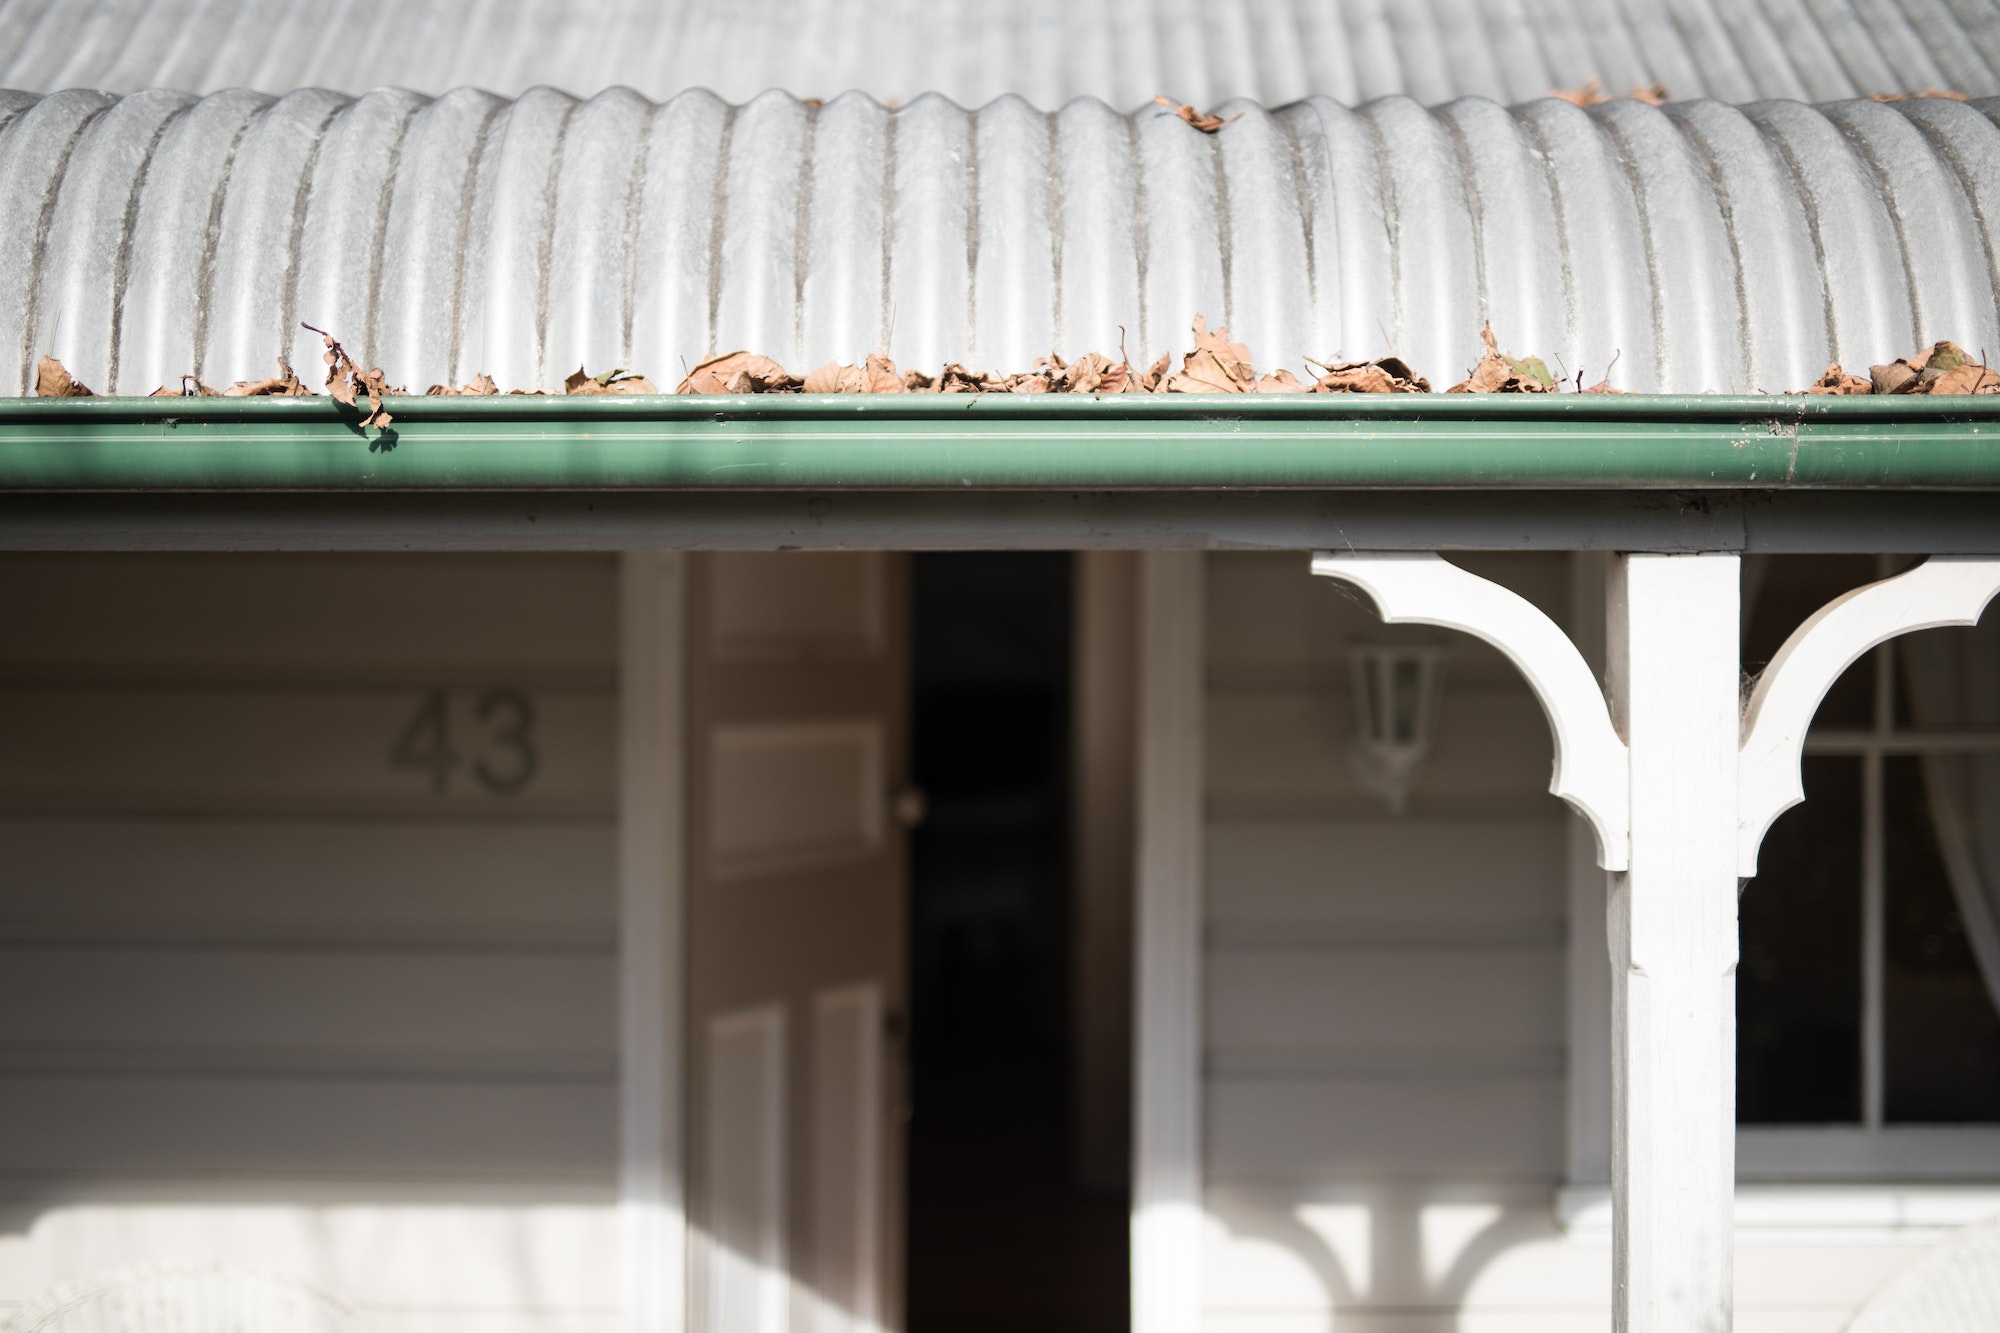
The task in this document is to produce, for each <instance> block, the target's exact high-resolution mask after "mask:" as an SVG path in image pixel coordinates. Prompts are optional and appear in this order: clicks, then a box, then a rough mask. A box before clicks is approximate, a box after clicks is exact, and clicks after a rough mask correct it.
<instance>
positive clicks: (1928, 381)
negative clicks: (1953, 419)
mask: <svg viewBox="0 0 2000 1333" xmlns="http://www.w3.org/2000/svg"><path fill="white" fill-rule="evenodd" d="M1968 366H1969V367H1972V369H1973V371H1974V372H1980V371H1983V370H1984V367H1983V366H1982V365H1981V364H1980V363H1979V362H1975V361H1974V360H1973V359H1972V358H1971V357H1969V356H1967V355H1966V354H1965V351H1964V349H1963V348H1961V347H1959V346H1958V344H1956V343H1951V342H1939V343H1932V344H1931V345H1930V346H1929V347H1926V348H1925V349H1924V350H1922V351H1921V352H1918V353H1917V354H1916V355H1915V356H1912V357H1898V358H1897V359H1896V360H1894V361H1891V362H1889V364H1887V365H1884V366H1870V367H1869V368H1868V379H1869V382H1870V383H1871V384H1872V385H1873V386H1874V389H1875V392H1876V393H1883V394H1915V393H1922V394H1928V393H1938V392H1944V393H1975V392H1989V393H1990V392H1992V391H1991V390H1980V389H1978V388H1976V387H1970V386H1977V385H1979V384H1981V383H1983V382H1984V380H1983V376H1982V375H1981V374H1979V373H1973V374H1970V375H1967V374H1954V372H1958V371H1963V370H1964V369H1965V368H1966V367H1968ZM1946 375H1952V380H1951V385H1952V387H1951V388H1948V389H1943V390H1939V389H1938V388H1937V387H1936V385H1937V384H1938V382H1939V381H1941V380H1942V379H1944V377H1945V376H1946ZM1961 385H1963V386H1968V387H1959V386H1961Z"/></svg>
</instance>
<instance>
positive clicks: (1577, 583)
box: [1564, 551, 1611, 1200]
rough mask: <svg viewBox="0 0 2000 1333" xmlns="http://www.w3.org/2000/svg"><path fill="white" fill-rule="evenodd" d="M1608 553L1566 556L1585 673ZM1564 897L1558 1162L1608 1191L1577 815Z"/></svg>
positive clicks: (1595, 897) (1591, 846) (1603, 1029)
mask: <svg viewBox="0 0 2000 1333" xmlns="http://www.w3.org/2000/svg"><path fill="white" fill-rule="evenodd" d="M1609 560H1610V557H1609V556H1608V555H1607V554H1605V553H1604V552H1602V551H1573V552H1571V553H1570V557H1569V617H1568V619H1569V633H1570V639H1571V641H1572V642H1574V643H1575V644H1576V646H1577V650H1578V651H1579V652H1581V653H1582V654H1583V658H1584V661H1585V662H1586V663H1587V664H1588V665H1589V666H1590V668H1591V669H1592V671H1594V672H1601V671H1602V670H1603V667H1604V647H1605V625H1604V610H1605V608H1604V582H1605V577H1606V574H1607V565H1608V562H1609ZM1565 822H1566V824H1567V828H1566V829H1565V830H1564V832H1565V833H1566V834H1567V835H1568V836H1567V838H1566V839H1565V842H1566V849H1567V851H1568V857H1567V864H1566V867H1565V869H1566V872H1567V875H1566V878H1567V884H1566V888H1567V890H1568V898H1569V928H1568V930H1567V931H1566V932H1565V938H1566V940H1567V943H1568V969H1567V970H1568V976H1567V978H1566V980H1567V982H1568V997H1567V999H1568V1037H1569V1047H1568V1052H1567V1055H1568V1059H1567V1061H1566V1066H1567V1069H1566V1072H1567V1080H1566V1083H1565V1092H1566V1094H1567V1096H1566V1106H1565V1109H1566V1110H1567V1113H1568V1115H1567V1123H1566V1125H1565V1129H1566V1131H1567V1132H1566V1134H1565V1135H1564V1160H1565V1162H1566V1164H1567V1177H1568V1181H1569V1184H1570V1185H1572V1186H1585V1185H1587V1186H1591V1187H1594V1188H1596V1189H1600V1190H1602V1191H1604V1193H1605V1197H1606V1199H1607V1200H1608V1199H1609V1198H1610V1190H1611V943H1610V923H1609V921H1608V919H1607V917H1606V912H1607V911H1608V909H1609V905H1610V898H1611V884H1610V881H1609V879H1608V877H1607V876H1606V873H1605V871H1604V869H1603V868H1602V867H1601V866H1599V865H1598V864H1597V838H1596V835H1595V834H1594V833H1593V832H1592V831H1591V828H1590V825H1589V824H1588V823H1586V822H1585V820H1584V819H1583V817H1582V816H1581V815H1578V814H1572V815H1570V816H1568V817H1567V819H1566V821H1565Z"/></svg>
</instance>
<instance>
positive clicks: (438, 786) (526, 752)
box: [389, 689, 539, 796]
mask: <svg viewBox="0 0 2000 1333" xmlns="http://www.w3.org/2000/svg"><path fill="white" fill-rule="evenodd" d="M452 713H453V710H452V708H451V705H450V698H449V695H448V694H447V692H446V691H444V690H432V691H431V692H430V693H429V694H427V695H425V696H424V700H423V702H422V703H421V704H419V705H418V706H417V712H416V716H414V717H412V718H411V719H410V720H409V722H408V723H407V724H405V725H404V727H403V732H402V735H400V736H398V737H397V738H396V745H395V748H394V749H392V750H391V751H390V752H389V766H390V767H391V768H409V769H416V770H417V771H419V772H422V773H428V774H429V775H430V780H431V790H432V791H437V792H441V791H444V790H445V789H446V788H448V787H449V786H450V785H451V780H452V778H453V777H454V776H455V775H456V774H457V773H458V771H459V770H460V768H462V767H467V768H469V771H470V773H471V774H472V780H473V781H474V782H476V783H478V784H479V786H480V787H481V788H483V789H484V790H486V791H489V792H492V793H494V794H495V795H499V796H511V795H513V794H514V793H515V792H518V791H521V790H523V789H525V788H526V787H527V785H528V784H529V783H531V782H533V781H534V780H535V768H536V765H537V763H538V762H539V756H538V755H537V754H536V753H535V704H534V701H533V700H532V699H530V698H529V697H528V696H527V695H525V694H523V693H521V691H519V690H508V689H498V690H487V691H486V692H485V693H484V694H481V695H480V696H479V697H478V698H476V699H474V700H473V701H472V722H473V731H474V732H475V733H476V735H477V739H476V740H475V741H474V742H472V744H473V745H474V747H475V752H474V753H473V754H472V755H471V757H470V760H471V762H470V764H469V766H468V765H467V759H466V756H463V755H461V754H459V752H458V750H457V749H456V748H455V746H454V745H453V734H452Z"/></svg>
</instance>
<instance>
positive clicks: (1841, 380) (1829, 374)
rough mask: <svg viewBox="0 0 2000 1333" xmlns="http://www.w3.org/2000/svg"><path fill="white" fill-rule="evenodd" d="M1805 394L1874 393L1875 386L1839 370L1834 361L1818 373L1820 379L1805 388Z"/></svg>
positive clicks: (1837, 363)
mask: <svg viewBox="0 0 2000 1333" xmlns="http://www.w3.org/2000/svg"><path fill="white" fill-rule="evenodd" d="M1806 392H1807V393H1830V394H1839V395H1849V394H1865V393H1873V392H1875V386H1874V385H1873V384H1871V383H1869V382H1868V381H1867V380H1865V379H1863V378H1861V376H1859V375H1850V374H1848V373H1847V372H1846V371H1844V370H1842V369H1841V368H1840V362H1838V361H1836V362H1834V363H1833V364H1832V365H1830V366H1828V367H1827V368H1826V369H1825V370H1824V371H1822V372H1820V377H1819V378H1818V379H1816V380H1814V381H1813V382H1812V383H1811V384H1809V385H1807V386H1806Z"/></svg>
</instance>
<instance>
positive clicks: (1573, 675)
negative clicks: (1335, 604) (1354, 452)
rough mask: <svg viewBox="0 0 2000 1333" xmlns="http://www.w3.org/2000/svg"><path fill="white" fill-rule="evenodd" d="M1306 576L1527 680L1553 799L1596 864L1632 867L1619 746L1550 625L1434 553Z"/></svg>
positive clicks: (1372, 555) (1336, 559)
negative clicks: (1495, 652) (1460, 639)
mask: <svg viewBox="0 0 2000 1333" xmlns="http://www.w3.org/2000/svg"><path fill="white" fill-rule="evenodd" d="M1312 571H1313V573H1315V574H1321V575H1324V576H1326V577H1328V578H1335V579H1342V580H1345V581H1346V582H1348V583H1352V584H1353V585H1354V586H1355V587H1357V588H1359V589H1361V590H1362V591H1363V592H1365V593H1367V594H1368V595H1369V597H1371V598H1373V599H1374V602H1375V605H1376V607H1377V609H1378V610H1380V611H1381V613H1382V619H1383V620H1384V621H1386V622H1388V623H1390V624H1414V625H1440V626H1443V627H1444V628H1446V629H1455V630H1463V631H1465V632H1466V633H1467V634H1471V635H1473V636H1475V637H1477V638H1481V639H1484V640H1485V641H1486V642H1488V643H1490V644H1492V645H1493V646H1494V647H1495V648H1498V649H1499V650H1500V651H1501V652H1502V653H1505V654H1506V655H1507V659H1508V660H1509V661H1511V662H1512V663H1513V664H1514V665H1515V666H1516V667H1518V668H1519V669H1520V672H1521V674H1522V675H1523V676H1525V677H1527V680H1528V685H1529V686H1530V687H1531V688H1532V689H1533V690H1534V692H1535V697H1536V698H1537V699H1539V700H1541V703H1542V709H1543V711H1544V712H1546V713H1547V714H1548V717H1549V728H1550V730H1552V731H1553V732H1554V733H1555V752H1556V753H1555V775H1554V777H1553V778H1552V779H1551V780H1550V782H1549V790H1550V791H1551V792H1554V793H1555V794H1556V795H1557V796H1560V797H1561V798H1562V799H1563V800H1565V801H1568V802H1569V803H1570V805H1572V806H1574V807H1575V808H1576V811H1577V813H1578V814H1580V815H1582V816H1583V817H1584V818H1585V819H1586V820H1588V821H1590V827H1591V828H1592V830H1594V831H1595V832H1596V834H1597V863H1598V864H1599V865H1601V866H1603V867H1604V868H1605V869H1606V870H1624V869H1626V868H1627V865H1628V856H1629V838H1630V826H1631V785H1630V781H1631V779H1630V774H1629V772H1628V771H1627V766H1626V757H1625V742H1623V741H1622V740H1620V739H1619V738H1618V732H1617V730H1616V729H1615V728H1614V727H1613V726H1612V725H1611V711H1610V709H1609V708H1608V707H1607V706H1606V705H1605V701H1604V691H1603V688H1602V687H1601V686H1599V684H1598V683H1597V677H1596V675H1595V674H1594V673H1592V671H1591V669H1590V665H1589V664H1588V663H1587V662H1585V661H1584V660H1583V654H1582V653H1579V652H1578V651H1577V650H1576V645H1575V644H1573V643H1571V642H1570V639H1569V636H1568V635H1567V634H1565V633H1563V631H1562V628H1561V627H1560V626H1558V625H1557V624H1556V623H1555V621H1553V620H1551V619H1549V617H1548V616H1547V615H1546V614H1544V613H1543V612H1542V610H1541V609H1540V608H1539V607H1537V606H1535V604H1534V603H1532V602H1530V601H1528V600H1527V599H1526V598H1525V597H1522V596H1521V595H1520V594H1518V593H1515V592H1512V591H1509V590H1508V589H1506V588H1503V587H1501V586H1500V585H1499V584H1497V583H1495V582H1493V581H1492V580H1491V579H1483V578H1481V577H1479V576H1478V575H1477V574H1473V573H1470V572H1468V571H1466V570H1463V569H1460V568H1459V567H1458V566H1457V565H1454V564H1452V563H1451V562H1450V561H1447V560H1445V559H1443V558H1441V557H1440V556H1438V555H1437V554H1436V553H1434V552H1430V551H1416V552H1386V551H1384V552H1375V551H1363V552H1348V553H1343V554H1335V553H1333V552H1330V551H1321V552H1318V553H1317V554H1315V555H1314V556H1313V562H1312Z"/></svg>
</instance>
